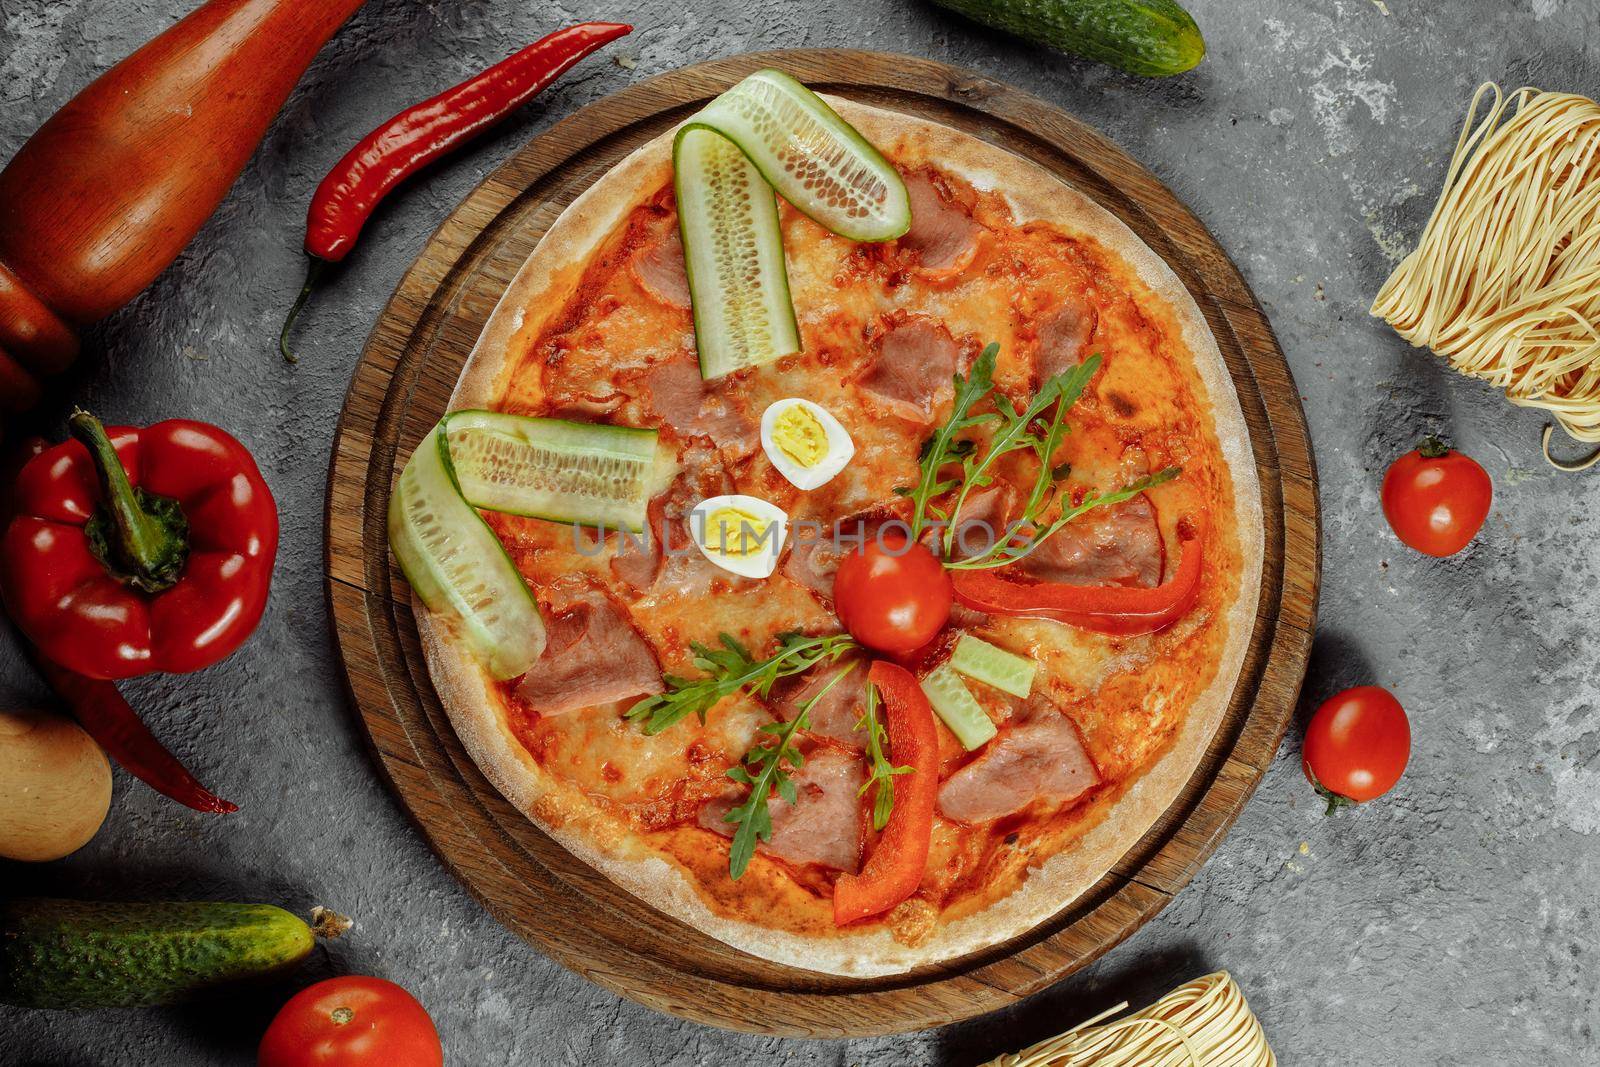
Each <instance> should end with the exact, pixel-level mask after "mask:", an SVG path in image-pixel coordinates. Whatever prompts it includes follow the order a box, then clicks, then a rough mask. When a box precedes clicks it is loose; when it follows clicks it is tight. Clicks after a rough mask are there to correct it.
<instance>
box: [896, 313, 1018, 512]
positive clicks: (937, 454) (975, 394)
mask: <svg viewBox="0 0 1600 1067" xmlns="http://www.w3.org/2000/svg"><path fill="white" fill-rule="evenodd" d="M999 354H1000V346H999V345H998V344H995V343H991V344H989V346H988V347H986V348H985V349H984V350H983V352H982V353H980V354H979V356H978V358H977V360H976V361H975V362H974V363H973V364H972V370H971V371H970V372H969V373H968V375H967V376H966V377H965V378H963V377H962V376H961V375H960V374H957V375H956V376H955V386H956V396H955V406H954V407H953V408H952V409H951V411H950V417H949V418H948V419H946V420H945V424H944V425H943V426H941V427H939V429H938V431H937V432H936V433H935V434H934V435H933V436H932V437H930V438H928V440H927V441H925V442H923V445H922V451H921V453H920V454H919V455H918V457H917V462H918V463H919V464H920V465H921V467H922V477H921V479H920V480H919V481H918V482H917V485H916V487H915V488H913V489H909V490H907V491H905V492H901V493H900V495H902V496H909V497H910V498H911V540H912V541H915V540H916V539H917V538H918V536H920V535H921V533H922V531H923V528H924V527H925V526H926V525H927V517H928V513H929V512H930V511H932V512H933V514H934V517H935V518H937V519H939V520H941V521H943V520H945V519H947V518H948V516H946V515H944V514H943V513H941V512H940V511H938V509H936V508H933V506H932V503H931V502H932V500H933V499H934V497H937V496H942V495H944V494H945V493H947V492H949V491H950V490H952V489H954V488H955V487H956V486H957V485H960V484H961V483H960V481H959V480H956V479H951V478H945V477H942V472H943V471H944V468H945V467H946V466H948V465H949V464H951V463H957V462H959V463H961V464H962V465H963V467H965V465H966V463H967V462H969V461H970V460H971V458H972V456H973V454H974V453H975V452H976V451H977V445H976V444H974V443H973V442H972V441H970V440H964V439H963V440H958V439H957V436H956V435H958V434H960V433H963V432H964V431H966V430H970V429H972V428H973V427H975V426H981V425H983V424H984V423H986V422H991V421H993V420H994V419H995V418H996V415H995V413H994V412H987V413H985V414H982V415H974V414H973V413H972V409H973V408H974V407H975V406H976V405H977V404H978V402H979V401H980V400H982V399H983V398H984V397H985V396H988V395H989V393H990V392H992V391H993V389H994V364H995V359H996V357H998V356H999ZM896 491H897V492H900V491H899V490H896Z"/></svg>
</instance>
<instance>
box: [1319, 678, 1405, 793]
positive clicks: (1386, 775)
mask: <svg viewBox="0 0 1600 1067" xmlns="http://www.w3.org/2000/svg"><path fill="white" fill-rule="evenodd" d="M1410 757H1411V724H1410V723H1409V722H1408V721H1407V720H1406V713H1405V709H1404V708H1402V707H1401V706H1400V702H1399V701H1398V700H1396V699H1395V698H1394V696H1393V695H1392V694H1391V693H1390V692H1389V691H1388V690H1387V689H1383V688H1381V687H1379V686H1376V685H1358V686H1356V687H1355V688H1354V689H1346V690H1345V691H1344V692H1342V693H1335V694H1334V695H1333V696H1331V697H1329V698H1328V699H1327V700H1325V701H1323V703H1322V706H1321V707H1320V708H1318V709H1317V713H1316V714H1315V715H1313V716H1311V725H1310V726H1308V727H1306V743H1305V749H1304V763H1303V766H1304V767H1305V772H1306V777H1307V778H1308V779H1310V781H1311V784H1312V785H1314V786H1316V787H1317V792H1319V793H1321V794H1322V795H1323V796H1325V797H1327V798H1328V811H1329V812H1330V813H1331V812H1332V811H1333V810H1334V809H1335V808H1337V807H1339V806H1340V805H1342V804H1345V803H1355V804H1360V803H1362V802H1363V801H1367V800H1371V799H1372V798H1374V797H1380V796H1382V795H1383V794H1385V793H1387V792H1388V791H1389V790H1390V789H1392V788H1393V787H1394V784H1395V783H1396V782H1398V781H1399V780H1400V775H1401V774H1402V773H1404V771H1405V769H1406V760H1408V759H1409V758H1410Z"/></svg>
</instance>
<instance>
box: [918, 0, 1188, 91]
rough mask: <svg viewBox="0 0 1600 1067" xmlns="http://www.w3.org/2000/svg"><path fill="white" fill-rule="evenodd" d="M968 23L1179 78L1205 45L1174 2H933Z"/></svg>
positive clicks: (1127, 68) (1139, 70)
mask: <svg viewBox="0 0 1600 1067" xmlns="http://www.w3.org/2000/svg"><path fill="white" fill-rule="evenodd" d="M933 2H934V3H936V4H938V5H940V6H941V7H946V8H949V9H950V10H951V11H958V12H960V13H961V14H963V15H966V16H967V17H968V18H970V19H974V20H976V21H978V22H981V23H983V24H984V25H986V26H993V27H994V28H995V29H998V30H1005V31H1006V32H1008V33H1014V34H1016V35H1017V36H1018V37H1024V38H1026V39H1028V40H1030V41H1035V42H1037V43H1039V44H1046V45H1049V46H1051V47H1052V48H1059V49H1061V50H1062V51H1064V52H1072V53H1075V54H1077V55H1080V56H1085V57H1087V58H1089V59H1094V60H1098V61H1099V62H1101V63H1109V64H1111V65H1112V66H1113V67H1117V68H1119V69H1121V70H1125V71H1127V72H1128V73H1129V74H1146V75H1153V76H1157V77H1160V76H1163V75H1167V74H1181V73H1183V72H1184V71H1186V70H1189V69H1191V68H1193V67H1194V66H1195V64H1197V63H1199V62H1200V60H1201V59H1203V58H1204V57H1205V54H1206V42H1205V39H1204V38H1203V37H1201V36H1200V27H1198V26H1196V25H1195V24H1194V19H1193V17H1191V16H1190V14H1189V12H1187V11H1185V10H1184V9H1183V7H1182V6H1181V5H1179V4H1178V3H1176V2H1175V0H933Z"/></svg>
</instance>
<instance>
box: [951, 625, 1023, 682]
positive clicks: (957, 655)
mask: <svg viewBox="0 0 1600 1067" xmlns="http://www.w3.org/2000/svg"><path fill="white" fill-rule="evenodd" d="M950 667H951V669H952V670H954V671H956V672H958V673H960V674H964V675H966V676H967V677H968V678H972V679H974V680H976V681H979V682H982V683H983V684H984V685H992V686H994V687H995V688H996V689H998V690H1000V691H1001V692H1002V693H1010V694H1011V695H1012V696H1014V697H1025V696H1027V695H1028V694H1029V693H1031V692H1032V691H1033V675H1034V671H1035V670H1036V669H1037V667H1036V665H1035V664H1034V662H1033V660H1031V659H1027V658H1025V657H1023V656H1019V655H1017V654H1016V653H1015V652H1007V651H1006V650H1005V649H1003V648H996V647H995V646H993V645H991V644H990V643H989V642H987V641H980V640H978V639H977V638H976V637H973V636H972V635H971V634H962V635H961V639H960V640H959V641H957V642H956V650H955V651H954V652H953V653H951V655H950Z"/></svg>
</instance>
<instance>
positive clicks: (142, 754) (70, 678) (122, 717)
mask: <svg viewBox="0 0 1600 1067" xmlns="http://www.w3.org/2000/svg"><path fill="white" fill-rule="evenodd" d="M36 662H37V663H38V666H39V673H41V674H43V675H44V677H45V680H46V681H48V682H49V683H50V688H52V689H54V690H55V691H56V695H57V696H59V697H61V699H62V700H64V701H66V703H67V707H68V708H70V709H71V710H72V715H73V717H74V718H75V719H77V720H78V722H79V723H80V724H82V726H83V728H84V729H85V730H86V731H88V733H89V736H90V737H92V738H94V739H95V741H96V742H97V743H98V744H99V745H100V747H101V748H103V749H105V750H106V754H107V755H108V756H110V757H111V758H112V759H114V760H116V761H117V762H118V763H119V764H121V765H122V768H123V769H124V770H126V771H127V772H128V773H129V774H131V775H133V776H134V777H135V778H137V779H139V780H140V781H141V782H143V783H144V784H145V785H148V786H149V787H150V788H151V789H154V790H155V791H156V792H158V793H160V794H162V795H163V796H168V797H171V798H172V799H173V800H176V801H177V802H178V803H180V804H185V805H187V806H189V807H191V808H193V809H194V810H195V811H204V812H212V813H214V814H217V815H227V814H228V813H230V812H235V811H238V810H239V808H238V806H237V805H235V804H230V803H229V802H228V801H226V800H223V799H222V798H221V797H218V796H215V795H214V794H212V793H211V792H210V791H208V790H207V789H206V787H205V786H203V785H201V784H200V783H199V782H197V781H195V778H194V775H192V774H190V773H189V772H188V770H186V769H185V768H184V766H183V764H181V763H179V762H178V759H177V757H176V756H174V755H173V754H172V753H170V752H168V751H167V750H166V749H165V748H164V747H162V744H161V742H160V741H157V740H156V738H155V735H154V734H152V733H151V732H150V730H149V728H148V727H146V726H145V724H144V723H143V722H142V721H140V719H139V714H138V712H136V711H134V710H133V708H132V707H131V706H130V705H129V704H128V702H127V701H126V700H125V699H123V696H122V694H121V693H119V692H117V687H116V684H115V683H113V682H106V681H100V680H99V679H95V678H85V677H84V676H83V675H81V674H74V673H73V672H72V671H69V670H67V669H66V668H64V667H59V666H57V665H56V664H54V663H51V662H50V661H49V660H47V659H45V658H44V657H43V656H39V657H37V658H36Z"/></svg>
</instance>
